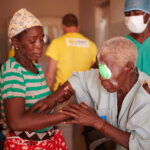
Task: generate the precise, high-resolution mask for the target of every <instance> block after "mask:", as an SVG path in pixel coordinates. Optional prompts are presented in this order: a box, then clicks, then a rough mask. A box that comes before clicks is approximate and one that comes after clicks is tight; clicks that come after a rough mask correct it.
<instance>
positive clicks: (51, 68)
mask: <svg viewBox="0 0 150 150" xmlns="http://www.w3.org/2000/svg"><path fill="white" fill-rule="evenodd" d="M56 65H57V62H56V60H54V59H52V58H49V61H48V67H47V71H46V76H45V78H46V82H47V85H48V87H49V88H50V89H51V90H52V89H53V85H54V82H55V76H56Z"/></svg>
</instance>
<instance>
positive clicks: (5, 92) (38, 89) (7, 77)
mask: <svg viewBox="0 0 150 150" xmlns="http://www.w3.org/2000/svg"><path fill="white" fill-rule="evenodd" d="M33 64H34V66H35V67H36V69H37V70H38V74H34V73H32V72H30V71H28V70H27V69H25V68H24V67H23V66H21V65H20V64H19V63H18V62H17V61H16V60H15V58H13V57H10V58H9V59H8V61H6V62H5V63H4V64H3V66H2V68H1V74H0V90H1V91H0V93H1V95H0V96H1V106H2V117H3V118H4V120H5V111H4V105H3V102H4V100H5V99H8V98H15V97H22V98H24V99H25V109H28V108H29V107H30V106H32V105H33V104H35V103H36V102H38V101H39V100H42V99H44V98H46V97H47V96H48V95H50V94H51V91H50V90H49V88H48V86H47V84H46V81H45V77H44V73H43V71H42V69H41V67H40V66H39V65H38V64H36V63H33ZM49 128H51V127H49ZM49 128H45V129H42V130H38V131H36V132H44V131H46V130H48V129H49Z"/></svg>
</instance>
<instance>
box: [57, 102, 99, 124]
mask: <svg viewBox="0 0 150 150" xmlns="http://www.w3.org/2000/svg"><path fill="white" fill-rule="evenodd" d="M60 112H61V113H63V114H65V115H67V116H69V117H72V118H73V119H72V120H68V121H66V122H65V123H66V124H73V123H75V124H80V125H84V126H94V125H93V123H94V122H95V120H96V119H99V116H98V115H97V114H96V113H95V111H94V110H93V109H92V108H90V107H89V106H87V105H86V104H85V103H81V104H80V105H75V104H68V107H63V108H62V109H61V110H60Z"/></svg>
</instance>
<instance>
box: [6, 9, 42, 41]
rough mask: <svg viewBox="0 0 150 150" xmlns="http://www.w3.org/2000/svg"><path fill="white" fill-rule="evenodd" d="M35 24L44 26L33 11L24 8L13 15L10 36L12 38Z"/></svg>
mask: <svg viewBox="0 0 150 150" xmlns="http://www.w3.org/2000/svg"><path fill="white" fill-rule="evenodd" d="M34 26H42V24H41V22H40V21H39V20H38V19H37V18H36V17H35V16H34V15H33V14H32V13H30V12H29V11H28V10H27V9H25V8H22V9H20V10H18V11H17V12H16V13H15V14H14V15H13V17H12V19H11V21H10V24H9V28H8V37H9V38H10V39H11V38H12V37H14V36H16V35H17V34H19V33H21V32H22V31H24V30H26V29H28V28H31V27H34Z"/></svg>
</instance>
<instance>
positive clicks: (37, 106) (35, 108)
mask: <svg viewBox="0 0 150 150" xmlns="http://www.w3.org/2000/svg"><path fill="white" fill-rule="evenodd" d="M39 107H40V106H39V105H38V104H35V105H33V106H31V107H30V108H29V109H28V110H27V111H28V112H31V113H32V112H34V111H36V110H37V109H38V108H39Z"/></svg>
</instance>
